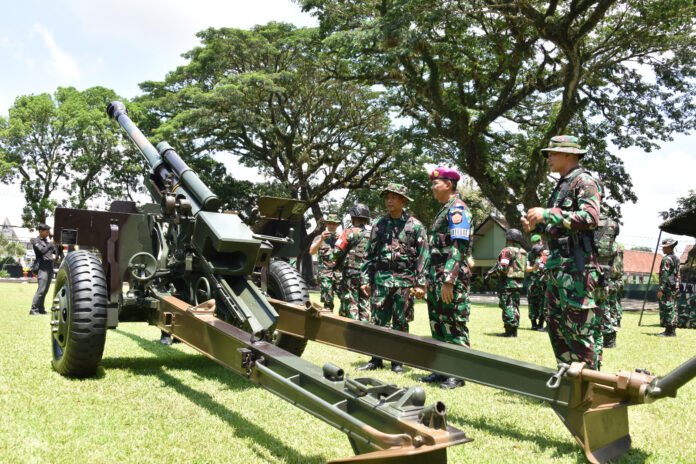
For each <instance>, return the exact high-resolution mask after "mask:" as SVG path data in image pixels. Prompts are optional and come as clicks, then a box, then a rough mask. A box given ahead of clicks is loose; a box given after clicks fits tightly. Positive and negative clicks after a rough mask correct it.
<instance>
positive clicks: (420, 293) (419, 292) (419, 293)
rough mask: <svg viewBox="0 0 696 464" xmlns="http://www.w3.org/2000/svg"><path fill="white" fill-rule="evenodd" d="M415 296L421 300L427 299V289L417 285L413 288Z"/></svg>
mask: <svg viewBox="0 0 696 464" xmlns="http://www.w3.org/2000/svg"><path fill="white" fill-rule="evenodd" d="M413 296H415V297H416V298H417V299H419V300H422V299H423V298H425V287H423V286H422V285H417V286H415V287H413Z"/></svg>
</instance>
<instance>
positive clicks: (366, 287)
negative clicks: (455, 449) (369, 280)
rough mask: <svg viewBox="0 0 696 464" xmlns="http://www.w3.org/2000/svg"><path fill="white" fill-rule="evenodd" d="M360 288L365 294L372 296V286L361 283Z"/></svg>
mask: <svg viewBox="0 0 696 464" xmlns="http://www.w3.org/2000/svg"><path fill="white" fill-rule="evenodd" d="M360 290H362V292H363V295H365V296H367V297H369V296H370V286H369V285H368V284H365V285H361V286H360Z"/></svg>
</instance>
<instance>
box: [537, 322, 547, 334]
mask: <svg viewBox="0 0 696 464" xmlns="http://www.w3.org/2000/svg"><path fill="white" fill-rule="evenodd" d="M537 330H538V331H539V332H546V329H545V328H544V320H543V319H539V324H538V325H537Z"/></svg>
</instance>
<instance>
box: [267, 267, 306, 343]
mask: <svg viewBox="0 0 696 464" xmlns="http://www.w3.org/2000/svg"><path fill="white" fill-rule="evenodd" d="M268 295H269V296H270V297H271V298H276V299H278V300H283V301H285V302H287V303H293V304H298V305H304V304H305V303H307V302H308V301H309V290H308V288H307V284H306V283H305V281H304V279H303V278H302V276H301V275H300V273H299V272H297V269H295V268H294V267H293V266H291V265H290V264H288V263H286V262H285V261H281V260H277V259H274V260H273V261H271V264H270V265H269V266H268ZM273 341H274V343H275V344H276V345H277V346H278V347H279V348H282V349H284V350H285V351H289V352H290V353H292V354H294V355H295V356H302V353H304V350H305V348H306V347H307V340H305V339H303V338H299V337H294V336H292V335H288V334H283V333H280V332H276V333H275V334H273Z"/></svg>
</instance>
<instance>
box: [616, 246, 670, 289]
mask: <svg viewBox="0 0 696 464" xmlns="http://www.w3.org/2000/svg"><path fill="white" fill-rule="evenodd" d="M660 261H662V253H658V254H657V257H656V258H655V264H654V265H653V268H652V274H653V275H657V274H658V273H659V272H660ZM652 263H653V252H652V251H639V250H624V255H623V264H624V275H625V281H626V283H629V284H639V283H648V282H649V279H650V265H651V264H652Z"/></svg>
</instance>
